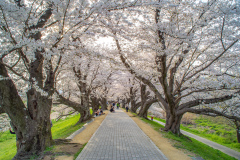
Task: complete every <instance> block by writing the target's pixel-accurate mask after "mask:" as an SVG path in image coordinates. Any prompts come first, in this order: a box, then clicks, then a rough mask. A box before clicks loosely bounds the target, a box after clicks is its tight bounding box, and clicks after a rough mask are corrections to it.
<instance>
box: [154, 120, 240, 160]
mask: <svg viewBox="0 0 240 160" xmlns="http://www.w3.org/2000/svg"><path fill="white" fill-rule="evenodd" d="M154 121H155V122H157V123H159V124H161V125H163V126H165V123H163V122H160V121H158V120H155V119H154ZM181 133H182V134H184V135H186V136H189V137H192V138H194V139H196V140H198V141H200V142H202V143H205V144H206V145H208V146H210V147H213V148H215V149H218V150H220V151H222V152H223V153H225V154H228V155H229V156H232V157H234V158H236V159H238V160H240V153H239V152H237V151H235V150H233V149H230V148H228V147H225V146H223V145H220V144H218V143H215V142H213V141H210V140H207V139H205V138H202V137H199V136H197V135H195V134H192V133H189V132H186V131H183V130H181Z"/></svg>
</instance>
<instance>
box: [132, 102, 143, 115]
mask: <svg viewBox="0 0 240 160" xmlns="http://www.w3.org/2000/svg"><path fill="white" fill-rule="evenodd" d="M140 106H141V102H139V103H137V104H136V103H135V101H131V108H130V111H131V112H133V113H136V112H137V109H138V108H139V107H140Z"/></svg>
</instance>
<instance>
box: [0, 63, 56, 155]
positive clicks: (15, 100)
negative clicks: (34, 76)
mask: <svg viewBox="0 0 240 160" xmlns="http://www.w3.org/2000/svg"><path fill="white" fill-rule="evenodd" d="M0 61H1V62H2V60H0ZM0 75H1V76H3V77H7V78H8V80H3V81H0V103H1V106H2V107H3V109H4V111H5V112H6V113H7V114H8V115H9V117H10V119H11V125H12V127H13V130H14V131H15V133H16V137H17V141H18V142H19V150H18V152H17V154H16V155H15V157H14V158H13V159H27V158H29V157H30V156H31V155H32V154H39V153H40V152H41V151H43V150H44V149H45V147H46V146H50V145H51V144H52V143H53V141H52V135H51V125H50V111H51V102H52V100H51V99H47V98H46V97H44V96H41V95H40V93H38V92H36V91H35V90H33V89H30V90H29V91H28V103H29V105H28V107H27V108H26V107H25V105H24V103H23V102H22V100H21V97H20V96H19V95H18V91H17V89H16V87H15V85H14V83H13V81H12V80H11V79H10V77H9V76H8V73H7V70H6V68H5V67H4V66H3V65H2V64H1V63H0Z"/></svg>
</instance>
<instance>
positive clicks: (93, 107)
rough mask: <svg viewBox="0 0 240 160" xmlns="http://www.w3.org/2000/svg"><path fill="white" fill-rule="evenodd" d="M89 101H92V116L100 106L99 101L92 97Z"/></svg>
mask: <svg viewBox="0 0 240 160" xmlns="http://www.w3.org/2000/svg"><path fill="white" fill-rule="evenodd" d="M91 101H92V103H91V106H92V110H93V115H94V114H95V112H96V111H97V110H98V108H99V106H100V105H101V104H100V101H99V99H98V98H96V97H94V96H91Z"/></svg>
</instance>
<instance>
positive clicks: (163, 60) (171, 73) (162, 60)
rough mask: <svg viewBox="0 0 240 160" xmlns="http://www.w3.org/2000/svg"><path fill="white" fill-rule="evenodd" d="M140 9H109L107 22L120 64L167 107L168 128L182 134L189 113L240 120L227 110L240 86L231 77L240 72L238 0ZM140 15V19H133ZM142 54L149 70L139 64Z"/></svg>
mask: <svg viewBox="0 0 240 160" xmlns="http://www.w3.org/2000/svg"><path fill="white" fill-rule="evenodd" d="M139 10H140V11H141V12H140V11H138V12H137V10H136V12H137V13H135V15H132V18H131V17H130V15H131V14H130V13H131V12H125V13H121V14H120V13H119V12H117V13H114V14H113V13H112V14H106V17H107V18H106V19H107V20H108V22H107V23H106V24H105V26H106V27H107V28H108V29H109V30H108V31H109V32H110V33H111V34H109V35H110V36H112V37H113V38H114V40H115V43H116V48H117V50H118V54H119V56H120V58H121V61H122V63H123V64H124V65H125V67H126V68H127V69H128V71H129V72H130V73H132V74H133V75H135V77H136V78H137V79H139V80H140V81H142V82H143V83H144V84H146V85H147V86H148V87H149V88H150V89H151V90H152V91H153V92H154V93H155V95H156V98H157V100H158V101H159V102H160V103H161V105H162V106H163V107H164V109H165V111H166V115H167V116H166V125H165V128H164V130H166V131H172V132H173V133H175V134H180V121H181V118H182V116H183V114H184V113H186V112H193V113H197V114H208V115H219V116H224V117H227V118H229V119H231V120H233V121H239V120H240V119H239V115H237V116H232V115H230V114H229V113H230V112H229V110H230V108H232V103H235V102H237V101H239V87H240V86H239V78H237V77H233V76H232V74H233V73H234V74H237V75H239V25H238V22H237V19H239V4H238V3H237V1H231V2H228V1H208V2H202V1H194V0H193V1H188V2H179V1H171V2H165V1H158V2H155V3H154V4H153V5H152V6H151V7H149V6H142V8H139ZM143 10H144V11H145V12H143ZM146 10H147V11H148V12H146ZM141 13H144V15H142V14H141ZM126 14H128V15H129V16H128V17H127V18H126V16H125V15H126ZM116 15H117V16H116ZM136 15H137V16H138V17H141V18H139V19H138V20H137V21H135V23H134V24H133V23H130V22H131V20H132V19H136ZM116 17H118V18H116ZM115 19H117V20H115ZM126 21H127V22H126ZM129 21H130V22H129ZM136 37H137V38H136ZM127 42H128V43H127ZM136 46H138V47H136ZM115 53H116V52H115ZM136 53H137V54H136ZM137 57H140V59H139V58H138V59H137ZM143 59H147V61H145V66H146V68H144V69H145V70H143V66H142V65H141V66H139V64H138V62H143ZM149 59H151V61H149ZM226 104H227V105H226Z"/></svg>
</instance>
